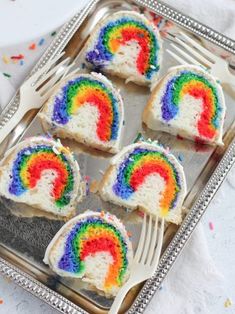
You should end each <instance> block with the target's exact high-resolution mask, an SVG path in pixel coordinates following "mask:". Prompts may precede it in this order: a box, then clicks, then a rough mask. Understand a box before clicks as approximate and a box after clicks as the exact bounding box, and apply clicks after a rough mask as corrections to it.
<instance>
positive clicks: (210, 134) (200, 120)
mask: <svg viewBox="0 0 235 314" xmlns="http://www.w3.org/2000/svg"><path fill="white" fill-rule="evenodd" d="M225 111H226V108H225V101H224V95H223V91H222V88H221V86H220V84H218V83H217V81H216V79H215V78H214V77H213V76H212V75H211V74H209V73H208V72H206V71H205V70H203V69H202V68H201V67H198V66H193V65H183V66H178V67H174V68H171V69H170V70H169V72H168V73H167V75H166V76H165V77H164V78H163V79H162V80H160V82H159V83H158V84H157V85H156V87H155V88H154V90H153V92H152V95H151V97H150V99H149V101H148V104H147V106H146V107H145V110H144V113H143V121H144V122H145V123H146V124H147V126H148V127H149V128H150V129H153V130H161V131H165V132H168V133H171V134H173V135H180V136H182V137H184V138H188V139H192V140H196V141H201V142H203V143H208V144H218V145H223V141H222V136H223V123H224V116H225Z"/></svg>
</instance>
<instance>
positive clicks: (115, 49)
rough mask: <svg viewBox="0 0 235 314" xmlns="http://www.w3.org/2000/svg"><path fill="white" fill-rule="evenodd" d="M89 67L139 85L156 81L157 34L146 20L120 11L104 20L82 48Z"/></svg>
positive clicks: (157, 58) (158, 44)
mask: <svg viewBox="0 0 235 314" xmlns="http://www.w3.org/2000/svg"><path fill="white" fill-rule="evenodd" d="M84 57H85V60H86V62H87V64H88V66H92V67H93V68H95V69H97V68H98V69H99V70H100V71H102V72H106V73H111V74H114V75H117V76H120V77H123V78H126V79H128V81H133V82H135V83H137V84H140V85H150V84H151V83H152V82H153V81H154V80H156V78H157V76H158V72H159V68H160V63H161V39H160V35H159V32H158V30H157V28H155V26H154V25H153V24H152V23H151V22H150V21H148V19H147V18H146V17H145V16H144V15H142V14H139V13H136V12H132V11H119V12H116V13H113V14H111V15H109V16H108V17H106V18H105V19H103V20H102V21H101V22H100V23H99V24H98V25H97V27H96V28H95V30H94V32H93V34H92V35H91V37H90V38H89V39H88V42H87V44H86V46H85V48H84Z"/></svg>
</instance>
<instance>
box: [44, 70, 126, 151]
mask: <svg viewBox="0 0 235 314" xmlns="http://www.w3.org/2000/svg"><path fill="white" fill-rule="evenodd" d="M40 118H41V121H42V124H43V127H44V129H46V130H50V132H51V133H52V134H55V135H57V136H60V137H66V138H73V139H75V140H76V141H78V142H80V143H83V144H85V145H88V146H90V147H94V148H97V149H100V150H104V151H109V152H112V153H114V152H117V151H118V150H119V144H120V137H121V131H122V126H123V103H122V99H121V96H120V94H119V93H118V91H117V90H116V89H115V88H114V87H113V85H112V83H111V82H110V81H109V80H108V79H107V78H106V77H104V76H103V75H102V74H98V73H91V74H79V75H76V76H72V77H70V78H68V79H67V80H66V81H64V82H62V83H61V84H60V86H59V87H58V88H57V89H56V90H55V92H54V94H53V95H52V96H51V97H50V99H49V100H48V102H47V103H46V104H45V106H44V108H43V111H42V112H41V113H40Z"/></svg>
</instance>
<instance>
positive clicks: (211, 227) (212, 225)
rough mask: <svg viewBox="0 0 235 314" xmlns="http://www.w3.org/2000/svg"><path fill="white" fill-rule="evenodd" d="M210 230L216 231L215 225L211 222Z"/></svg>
mask: <svg viewBox="0 0 235 314" xmlns="http://www.w3.org/2000/svg"><path fill="white" fill-rule="evenodd" d="M209 228H210V230H211V231H213V230H214V224H213V223H212V222H211V221H210V222H209Z"/></svg>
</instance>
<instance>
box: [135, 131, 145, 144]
mask: <svg viewBox="0 0 235 314" xmlns="http://www.w3.org/2000/svg"><path fill="white" fill-rule="evenodd" d="M143 140H144V137H143V135H142V134H141V133H140V132H139V133H138V134H137V136H136V138H135V139H134V143H138V142H141V141H143Z"/></svg>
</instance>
